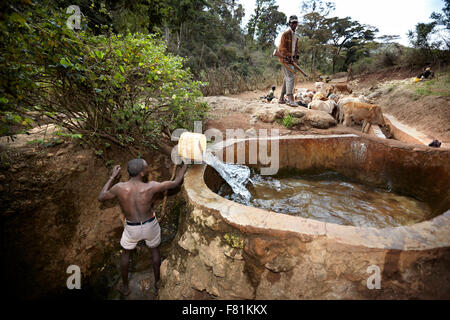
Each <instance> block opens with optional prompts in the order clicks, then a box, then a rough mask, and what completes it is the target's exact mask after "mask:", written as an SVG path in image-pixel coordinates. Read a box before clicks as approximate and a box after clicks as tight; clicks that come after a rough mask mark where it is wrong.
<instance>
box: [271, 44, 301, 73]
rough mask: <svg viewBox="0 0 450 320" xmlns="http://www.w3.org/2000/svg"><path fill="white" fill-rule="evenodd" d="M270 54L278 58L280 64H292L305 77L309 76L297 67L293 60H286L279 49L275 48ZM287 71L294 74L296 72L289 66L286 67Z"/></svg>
mask: <svg viewBox="0 0 450 320" xmlns="http://www.w3.org/2000/svg"><path fill="white" fill-rule="evenodd" d="M272 56H274V57H277V58H278V59H279V60H280V62H281V63H282V64H284V65H285V66H286V67H287V66H288V65H291V66H293V67H294V68H295V69H296V70H298V71H300V72H301V73H302V74H303V75H304V76H305V77H306V78H309V76H308V75H307V74H306V73H305V72H304V71H303V70H302V69H301V68H300V67H299V65H298V64H296V63H295V62H289V63H288V62H287V61H286V57H284V56H283V55H282V54H281V53H280V51H278V49H275V51H274V52H273V54H272ZM287 69H288V70H289V71H291V72H293V73H294V74H296V73H297V72H296V71H295V70H292V69H291V68H287Z"/></svg>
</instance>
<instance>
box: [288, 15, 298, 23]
mask: <svg viewBox="0 0 450 320" xmlns="http://www.w3.org/2000/svg"><path fill="white" fill-rule="evenodd" d="M292 22H298V18H297V16H290V17H289V23H292Z"/></svg>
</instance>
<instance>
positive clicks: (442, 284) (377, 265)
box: [160, 135, 450, 299]
mask: <svg viewBox="0 0 450 320" xmlns="http://www.w3.org/2000/svg"><path fill="white" fill-rule="evenodd" d="M276 139H278V143H279V166H280V168H284V169H286V168H292V169H299V170H321V169H325V170H333V171H336V172H338V173H340V174H342V175H344V176H346V177H349V178H352V179H355V180H356V181H359V182H361V183H364V184H366V185H370V186H375V187H382V188H390V189H391V190H392V192H396V193H400V194H406V195H410V196H413V197H415V198H417V199H419V200H422V201H425V202H427V203H428V204H430V206H431V208H432V212H433V213H432V216H430V217H429V219H428V220H426V221H424V222H421V223H417V224H414V225H410V226H401V227H395V228H385V229H376V228H362V227H353V226H343V225H337V224H332V223H324V222H320V221H317V220H312V219H305V218H301V217H295V216H289V215H283V214H277V213H274V212H269V211H265V210H261V209H258V208H253V207H247V206H244V205H241V204H238V203H235V202H232V201H229V200H226V199H224V198H222V197H220V196H219V195H218V194H216V193H215V192H216V191H217V190H218V188H219V187H220V185H221V184H222V183H223V181H222V179H221V177H220V176H219V175H218V174H217V173H216V171H215V170H214V169H213V168H211V167H208V166H206V165H194V166H192V167H191V168H190V169H189V171H188V173H187V174H186V176H185V180H184V187H183V189H184V191H183V192H184V195H185V198H186V202H187V205H186V208H185V210H184V213H182V214H181V216H180V226H179V230H178V234H177V236H176V238H175V240H174V242H173V244H172V245H173V250H172V251H171V254H170V255H169V257H168V258H167V259H166V260H164V261H163V263H162V266H161V275H162V287H161V289H160V298H161V299H429V298H434V299H449V298H450V151H449V150H440V149H433V148H429V147H426V146H419V145H407V144H405V143H403V142H399V141H394V140H382V139H378V138H375V137H373V138H372V137H370V136H367V135H365V136H363V137H361V136H357V135H334V136H286V137H279V138H276ZM251 140H252V139H246V140H243V141H241V142H231V143H228V146H225V147H224V149H226V148H233V149H234V150H235V151H236V150H237V149H238V147H239V146H240V147H242V148H243V150H245V152H246V161H248V151H249V146H250V142H251ZM272 142H273V141H272ZM271 145H272V144H271V141H270V139H269V148H268V149H271ZM224 160H225V161H227V162H235V161H237V157H236V152H235V156H234V157H233V158H232V159H224ZM253 166H256V167H258V165H253ZM378 271H379V273H378Z"/></svg>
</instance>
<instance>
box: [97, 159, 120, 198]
mask: <svg viewBox="0 0 450 320" xmlns="http://www.w3.org/2000/svg"><path fill="white" fill-rule="evenodd" d="M119 172H120V166H119V165H117V166H115V167H114V169H113V173H112V175H111V177H110V178H109V179H108V181H107V182H106V184H105V185H104V186H103V189H102V191H100V193H99V195H98V198H97V199H98V201H106V200H111V199H114V198H115V197H116V195H115V193H114V192H113V190H112V189H111V190H110V189H109V188H110V187H111V184H112V182H113V181H114V179H115V178H116V177H117V175H118V174H119ZM113 188H114V187H113Z"/></svg>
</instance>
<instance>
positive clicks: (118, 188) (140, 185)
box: [98, 159, 187, 295]
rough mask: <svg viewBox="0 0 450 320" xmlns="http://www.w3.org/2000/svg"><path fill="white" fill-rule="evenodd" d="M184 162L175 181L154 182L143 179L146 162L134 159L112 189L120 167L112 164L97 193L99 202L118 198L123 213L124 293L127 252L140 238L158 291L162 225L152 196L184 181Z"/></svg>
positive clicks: (126, 289) (125, 288) (127, 291)
mask: <svg viewBox="0 0 450 320" xmlns="http://www.w3.org/2000/svg"><path fill="white" fill-rule="evenodd" d="M186 168H187V165H184V166H183V167H182V168H181V170H180V171H179V172H178V174H177V176H176V178H175V180H173V181H165V182H161V183H160V182H156V181H150V182H148V183H146V182H144V179H145V178H146V177H147V175H148V165H147V162H146V161H145V160H143V159H134V160H131V161H130V162H128V168H127V169H128V173H129V175H130V180H128V181H127V182H119V183H117V184H115V185H114V186H113V187H112V188H111V189H110V187H111V184H112V182H113V181H114V179H115V178H116V177H117V175H118V174H119V172H120V166H118V165H117V166H115V167H114V169H113V173H112V175H111V177H110V178H109V180H108V182H106V184H105V186H104V187H103V189H102V191H100V194H99V195H98V200H99V201H106V200H111V199H114V198H116V197H117V199H118V201H119V204H120V207H121V209H122V212H123V214H124V216H125V222H126V225H125V229H124V231H123V234H122V239H121V240H120V245H121V246H122V248H123V251H122V256H121V258H120V269H121V273H122V284H121V286H119V291H120V292H121V293H122V294H124V295H129V294H130V289H129V287H128V264H129V260H130V252H131V251H132V250H133V249H134V248H136V245H137V243H138V242H139V241H141V240H145V244H146V245H147V246H148V247H149V248H150V251H151V254H152V263H153V271H154V274H155V290H158V286H157V283H158V281H159V267H160V265H161V257H160V252H159V244H160V243H161V228H160V227H159V224H158V220H157V219H156V216H155V212H154V209H153V201H154V200H153V199H154V195H155V194H156V193H158V192H164V191H166V190H169V189H175V188H177V187H179V186H180V185H181V184H182V182H183V177H184V174H185V173H186Z"/></svg>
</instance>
